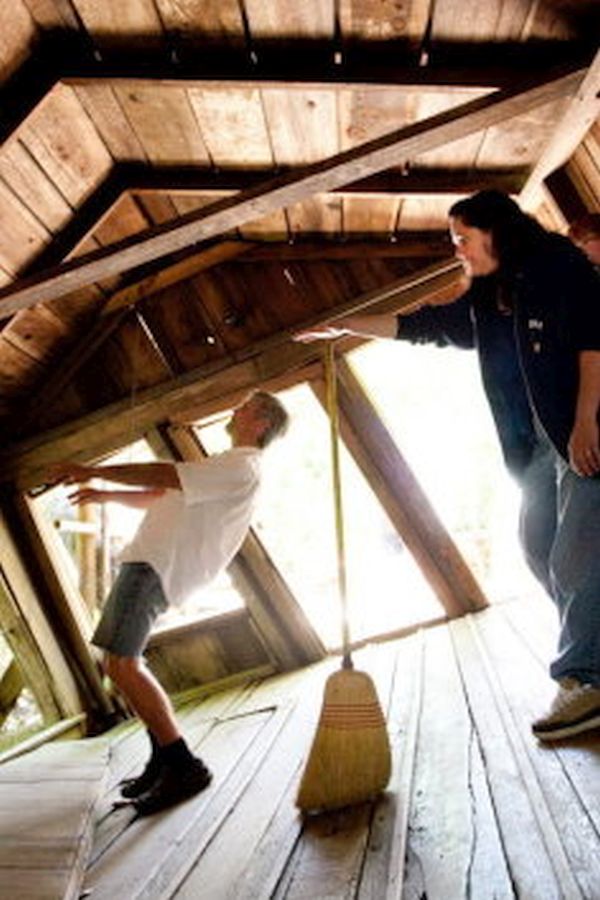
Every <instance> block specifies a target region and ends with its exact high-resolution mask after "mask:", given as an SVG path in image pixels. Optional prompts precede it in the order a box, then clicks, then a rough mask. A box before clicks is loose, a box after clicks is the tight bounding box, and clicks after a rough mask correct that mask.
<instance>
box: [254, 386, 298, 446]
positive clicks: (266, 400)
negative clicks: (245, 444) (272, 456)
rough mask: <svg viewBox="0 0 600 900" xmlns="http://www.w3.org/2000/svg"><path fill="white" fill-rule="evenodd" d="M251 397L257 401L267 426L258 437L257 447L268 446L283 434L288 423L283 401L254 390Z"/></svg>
mask: <svg viewBox="0 0 600 900" xmlns="http://www.w3.org/2000/svg"><path fill="white" fill-rule="evenodd" d="M253 399H254V400H257V401H258V404H259V409H260V415H261V416H263V417H264V418H265V419H266V420H267V423H268V424H267V426H266V428H265V430H264V431H263V433H262V434H261V436H260V438H259V439H258V446H259V447H268V445H269V444H270V443H271V441H274V440H275V438H277V437H281V436H282V435H284V434H285V433H286V431H287V429H288V426H289V424H290V417H289V415H288V412H287V410H286V409H285V407H284V405H283V403H282V402H281V401H280V400H278V399H277V397H275V396H274V395H273V394H268V393H267V392H266V391H256V393H255V394H253Z"/></svg>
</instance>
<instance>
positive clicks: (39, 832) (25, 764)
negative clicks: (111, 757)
mask: <svg viewBox="0 0 600 900" xmlns="http://www.w3.org/2000/svg"><path fill="white" fill-rule="evenodd" d="M107 771H108V743H107V742H106V741H103V740H96V741H93V740H92V741H89V742H85V741H63V742H57V743H54V744H48V745H45V746H43V747H40V748H38V749H37V750H35V751H33V752H31V753H28V754H26V755H25V756H21V757H18V758H17V759H15V760H13V761H11V762H7V763H5V764H4V765H3V766H1V767H0V897H2V898H6V900H9V898H10V900H17V898H19V900H45V898H48V900H73V898H76V897H78V896H79V892H80V887H81V883H82V880H83V875H84V871H85V865H86V863H87V858H88V854H89V850H90V847H91V841H92V833H93V812H94V808H95V806H96V804H97V802H98V797H99V796H100V794H101V792H102V790H103V785H104V780H105V777H106V773H107Z"/></svg>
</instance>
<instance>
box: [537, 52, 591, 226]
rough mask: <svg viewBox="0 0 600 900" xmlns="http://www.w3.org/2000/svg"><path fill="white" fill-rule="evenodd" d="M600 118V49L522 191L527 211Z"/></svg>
mask: <svg viewBox="0 0 600 900" xmlns="http://www.w3.org/2000/svg"><path fill="white" fill-rule="evenodd" d="M598 116H600V50H598V52H597V53H596V56H595V58H594V60H593V62H592V63H591V65H590V67H589V69H588V71H587V72H586V74H585V77H584V79H583V80H582V82H581V85H580V86H579V88H578V90H577V92H576V93H575V95H574V97H573V98H572V100H571V102H570V103H569V105H568V107H567V109H566V111H565V113H564V115H563V117H562V119H561V120H560V122H558V123H557V125H556V126H555V128H554V132H553V135H552V139H551V140H550V142H549V144H548V145H547V146H546V148H545V150H544V152H543V153H542V155H541V156H540V158H539V159H538V161H537V163H536V165H535V167H534V169H533V171H532V172H531V174H530V175H529V177H528V178H527V181H526V182H525V185H524V186H523V189H522V190H521V194H520V197H519V200H520V202H521V204H522V206H523V207H524V208H525V209H531V208H532V207H533V206H534V205H535V202H536V197H537V195H538V191H539V189H540V187H541V186H542V184H543V182H544V179H546V178H547V177H548V175H550V173H551V172H554V171H555V170H556V169H558V168H560V166H562V165H564V164H565V162H566V161H567V160H568V159H569V157H570V156H572V154H573V153H574V152H575V150H576V148H577V146H578V145H579V144H580V143H581V141H582V140H583V138H584V137H585V135H586V133H587V131H588V130H589V129H590V128H591V127H592V125H593V124H594V122H595V121H596V119H597V118H598Z"/></svg>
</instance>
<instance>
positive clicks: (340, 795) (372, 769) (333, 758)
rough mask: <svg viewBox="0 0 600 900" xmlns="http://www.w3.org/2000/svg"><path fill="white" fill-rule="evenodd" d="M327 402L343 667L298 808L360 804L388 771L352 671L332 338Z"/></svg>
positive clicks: (333, 681)
mask: <svg viewBox="0 0 600 900" xmlns="http://www.w3.org/2000/svg"><path fill="white" fill-rule="evenodd" d="M325 375H326V385H327V407H328V411H329V424H330V431H331V468H332V477H333V496H334V505H335V528H336V539H337V541H336V543H337V567H338V585H339V594H340V606H341V612H342V646H343V658H342V668H341V670H340V671H338V672H334V673H333V674H332V675H330V676H329V678H328V679H327V682H326V684H325V694H324V697H323V706H322V708H321V715H320V718H319V722H318V724H317V730H316V734H315V737H314V739H313V744H312V747H311V750H310V753H309V756H308V760H307V762H306V767H305V769H304V774H303V776H302V781H301V782H300V787H299V789H298V795H297V797H296V806H298V807H299V809H301V810H302V811H303V812H319V811H322V810H330V809H338V808H340V807H343V806H350V805H351V804H353V803H361V802H363V801H365V800H369V799H371V798H373V797H375V796H377V794H379V793H380V792H381V791H382V790H383V789H384V788H385V787H386V785H387V783H388V781H389V778H390V770H391V753H390V744H389V739H388V735H387V731H386V726H385V720H384V717H383V713H382V710H381V706H380V704H379V700H378V698H377V691H376V690H375V685H374V684H373V681H372V680H371V678H370V677H369V675H367V674H366V673H365V672H357V671H356V670H355V669H354V667H353V664H352V659H351V656H350V634H349V626H348V600H347V594H346V566H345V553H344V528H343V514H342V491H341V479H340V464H339V441H338V430H339V429H338V407H337V384H336V373H335V356H334V347H333V342H332V341H330V342H328V344H327V346H326V348H325Z"/></svg>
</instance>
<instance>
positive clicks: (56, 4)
mask: <svg viewBox="0 0 600 900" xmlns="http://www.w3.org/2000/svg"><path fill="white" fill-rule="evenodd" d="M25 6H26V7H27V9H28V10H29V12H30V14H31V17H32V18H33V20H34V22H36V23H37V24H38V25H40V26H41V27H42V28H44V29H51V28H65V26H67V25H69V26H71V27H73V28H76V27H77V21H76V19H75V16H74V14H73V10H72V9H71V10H70V11H68V10H67V7H66V4H65V2H64V0H25Z"/></svg>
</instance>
